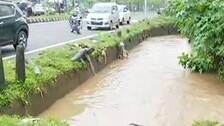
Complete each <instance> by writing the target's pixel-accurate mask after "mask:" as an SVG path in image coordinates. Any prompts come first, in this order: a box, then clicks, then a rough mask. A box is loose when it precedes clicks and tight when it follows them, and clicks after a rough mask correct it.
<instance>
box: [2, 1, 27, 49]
mask: <svg viewBox="0 0 224 126" xmlns="http://www.w3.org/2000/svg"><path fill="white" fill-rule="evenodd" d="M28 35H29V27H28V24H27V22H26V19H25V18H24V16H23V12H22V11H21V10H20V9H19V8H18V6H17V5H16V4H13V3H11V2H4V1H1V0H0V46H6V45H13V46H14V48H15V49H16V46H17V45H19V44H20V45H22V46H23V47H24V48H26V46H27V39H28Z"/></svg>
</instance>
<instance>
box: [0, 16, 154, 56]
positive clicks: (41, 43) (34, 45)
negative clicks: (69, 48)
mask: <svg viewBox="0 0 224 126" xmlns="http://www.w3.org/2000/svg"><path fill="white" fill-rule="evenodd" d="M155 16H157V15H156V13H155V12H149V13H148V14H147V17H148V18H152V17H155ZM143 18H144V13H134V14H132V22H136V21H138V20H141V19H143ZM125 26H127V25H124V26H122V27H125ZM122 27H121V28H122ZM29 29H30V34H29V39H28V46H27V49H26V55H30V56H32V55H33V54H34V53H38V52H41V51H43V50H46V49H50V48H54V47H58V46H62V45H64V44H67V43H70V42H72V41H79V40H82V39H85V38H90V37H92V36H94V35H96V34H97V33H99V32H108V31H107V30H103V29H96V30H87V28H86V23H85V21H83V29H82V34H80V35H78V34H76V33H71V29H70V27H69V23H68V21H67V20H66V21H56V22H48V23H36V24H29ZM1 50H2V53H3V57H4V60H5V59H10V58H14V57H15V50H14V48H13V47H12V46H11V45H10V46H6V47H2V48H1Z"/></svg>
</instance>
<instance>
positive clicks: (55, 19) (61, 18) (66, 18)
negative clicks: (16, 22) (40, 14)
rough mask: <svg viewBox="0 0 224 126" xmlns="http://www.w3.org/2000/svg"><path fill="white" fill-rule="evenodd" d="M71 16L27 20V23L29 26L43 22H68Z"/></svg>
mask: <svg viewBox="0 0 224 126" xmlns="http://www.w3.org/2000/svg"><path fill="white" fill-rule="evenodd" d="M68 18H69V16H64V17H57V18H55V17H49V18H48V17H46V18H27V19H26V21H27V23H28V24H32V23H41V22H53V21H63V20H68Z"/></svg>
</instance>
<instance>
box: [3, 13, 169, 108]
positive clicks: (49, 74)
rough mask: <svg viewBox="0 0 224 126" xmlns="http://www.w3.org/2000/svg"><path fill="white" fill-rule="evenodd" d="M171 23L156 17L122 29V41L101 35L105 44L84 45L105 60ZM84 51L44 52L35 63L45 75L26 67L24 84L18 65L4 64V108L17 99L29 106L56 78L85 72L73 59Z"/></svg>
mask: <svg viewBox="0 0 224 126" xmlns="http://www.w3.org/2000/svg"><path fill="white" fill-rule="evenodd" d="M170 21H171V20H170V19H169V18H166V17H160V18H155V19H152V20H147V21H141V22H139V23H135V24H132V25H131V26H130V27H129V28H128V29H129V30H130V32H129V33H128V32H127V29H122V30H121V32H122V37H121V38H119V37H118V35H117V33H116V32H115V33H111V34H99V35H98V36H97V37H96V38H98V39H102V40H104V41H105V42H100V41H96V42H92V41H86V42H84V44H86V45H89V46H92V47H94V48H95V50H94V51H93V52H92V53H91V54H90V55H91V57H94V58H97V59H98V60H99V61H102V60H103V56H102V51H104V50H106V49H107V48H108V47H112V46H116V45H117V44H118V43H119V42H120V41H123V40H125V39H127V38H128V37H129V36H133V35H135V34H138V33H140V32H142V31H143V30H144V29H150V28H152V27H159V26H162V25H166V24H170V23H171V22H170ZM80 49H81V48H80V47H76V46H74V45H67V46H65V47H63V48H61V49H57V50H53V51H44V52H42V54H41V55H40V56H39V57H38V58H35V59H33V60H34V62H35V63H36V64H37V65H38V66H39V67H40V69H41V74H40V75H36V74H35V73H34V72H33V69H34V66H33V65H31V64H26V80H25V82H23V83H21V82H18V81H16V79H15V62H13V61H4V69H5V76H6V81H7V84H8V87H7V88H6V89H5V90H4V91H2V92H0V107H6V106H9V105H10V104H11V103H12V102H13V101H14V100H16V99H21V100H22V101H24V102H25V103H26V104H27V103H29V96H30V95H31V94H34V93H40V92H42V87H43V85H44V84H46V83H47V82H54V81H55V79H56V77H57V76H58V75H60V74H63V73H65V72H67V71H69V70H77V71H79V70H83V69H85V68H86V64H85V63H83V62H81V61H76V62H72V61H71V60H70V59H71V58H72V56H74V54H76V53H77V52H78V51H79V50H80Z"/></svg>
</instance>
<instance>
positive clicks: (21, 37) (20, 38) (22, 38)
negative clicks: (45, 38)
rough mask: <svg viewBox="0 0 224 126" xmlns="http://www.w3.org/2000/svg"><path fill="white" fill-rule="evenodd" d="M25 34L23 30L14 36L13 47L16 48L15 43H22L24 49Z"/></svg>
mask: <svg viewBox="0 0 224 126" xmlns="http://www.w3.org/2000/svg"><path fill="white" fill-rule="evenodd" d="M27 39H28V37H27V34H26V32H24V31H20V32H19V33H18V35H17V38H16V44H14V45H13V46H14V48H15V49H16V47H17V45H22V47H24V49H26V47H27Z"/></svg>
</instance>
